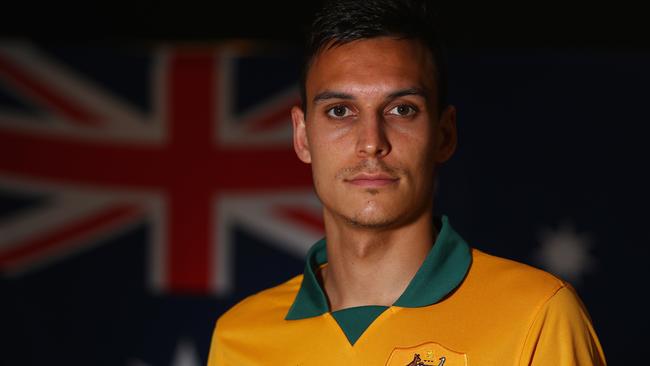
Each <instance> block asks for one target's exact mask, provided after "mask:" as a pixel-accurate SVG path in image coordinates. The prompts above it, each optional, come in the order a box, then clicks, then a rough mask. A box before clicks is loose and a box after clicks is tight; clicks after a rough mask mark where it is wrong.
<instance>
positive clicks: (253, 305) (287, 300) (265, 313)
mask: <svg viewBox="0 0 650 366" xmlns="http://www.w3.org/2000/svg"><path fill="white" fill-rule="evenodd" d="M301 283H302V274H301V275H298V276H295V277H293V278H291V279H290V280H288V281H286V282H284V283H282V284H280V285H278V286H275V287H271V288H268V289H265V290H262V291H260V292H258V293H255V294H253V295H250V296H248V297H246V298H244V299H243V300H241V301H240V302H238V303H237V304H236V305H234V306H233V307H231V308H230V309H229V310H228V311H226V312H225V313H224V314H222V315H221V316H220V317H219V319H218V320H217V326H218V328H230V327H237V326H241V325H244V326H247V325H249V324H248V323H249V322H260V321H265V320H267V321H282V320H284V317H285V315H286V314H287V312H288V311H289V308H290V307H291V304H292V303H293V301H294V299H295V297H296V293H297V292H298V290H299V289H300V284H301Z"/></svg>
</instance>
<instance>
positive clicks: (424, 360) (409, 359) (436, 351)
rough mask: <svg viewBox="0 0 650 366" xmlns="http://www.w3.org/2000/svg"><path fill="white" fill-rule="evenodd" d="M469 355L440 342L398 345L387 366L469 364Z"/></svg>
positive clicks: (465, 365) (456, 365) (457, 365)
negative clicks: (446, 346) (409, 345)
mask: <svg viewBox="0 0 650 366" xmlns="http://www.w3.org/2000/svg"><path fill="white" fill-rule="evenodd" d="M467 365H468V364H467V355H466V354H464V353H459V352H455V351H452V350H450V349H448V348H445V347H443V346H441V345H440V344H438V343H434V342H427V343H423V344H420V345H417V346H414V347H397V348H395V349H393V352H391V354H390V357H389V358H388V361H387V362H386V366H467Z"/></svg>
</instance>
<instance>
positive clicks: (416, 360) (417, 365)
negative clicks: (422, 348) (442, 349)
mask: <svg viewBox="0 0 650 366" xmlns="http://www.w3.org/2000/svg"><path fill="white" fill-rule="evenodd" d="M439 360H440V363H439V364H438V366H444V364H445V361H447V358H446V357H445V356H442V357H440V358H439ZM406 366H426V365H425V364H424V362H422V359H421V358H420V354H419V353H416V354H415V355H414V356H413V361H411V362H410V363H409V364H408V365H406Z"/></svg>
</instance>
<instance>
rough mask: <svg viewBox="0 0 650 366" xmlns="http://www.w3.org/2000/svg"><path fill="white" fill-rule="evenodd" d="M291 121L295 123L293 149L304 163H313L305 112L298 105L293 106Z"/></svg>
mask: <svg viewBox="0 0 650 366" xmlns="http://www.w3.org/2000/svg"><path fill="white" fill-rule="evenodd" d="M291 122H292V123H293V149H294V150H295V151H296V155H298V159H300V160H301V161H302V162H303V163H307V164H309V163H311V152H310V151H309V140H308V138H307V128H306V127H305V113H304V112H303V111H302V109H301V108H300V107H298V106H293V107H292V108H291Z"/></svg>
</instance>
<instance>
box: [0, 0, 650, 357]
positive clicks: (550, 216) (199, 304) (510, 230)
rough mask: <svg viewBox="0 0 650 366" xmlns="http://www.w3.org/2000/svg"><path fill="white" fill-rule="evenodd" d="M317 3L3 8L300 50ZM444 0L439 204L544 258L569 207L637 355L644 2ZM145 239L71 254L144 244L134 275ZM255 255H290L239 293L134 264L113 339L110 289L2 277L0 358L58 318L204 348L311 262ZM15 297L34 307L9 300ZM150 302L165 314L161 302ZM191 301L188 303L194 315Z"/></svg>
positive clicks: (611, 328) (601, 329)
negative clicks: (189, 289) (549, 236)
mask: <svg viewBox="0 0 650 366" xmlns="http://www.w3.org/2000/svg"><path fill="white" fill-rule="evenodd" d="M316 7H317V4H316V3H313V4H312V3H311V2H303V3H290V2H286V1H285V2H264V3H259V4H258V3H252V2H238V3H237V4H233V3H225V4H224V3H220V2H211V3H206V4H203V3H199V2H154V1H149V2H131V3H128V4H127V3H116V2H109V1H95V2H87V3H72V2H61V1H59V2H48V3H46V4H41V3H38V2H22V3H21V4H19V5H10V6H7V5H3V10H2V15H1V17H2V21H1V22H0V32H1V34H2V37H3V38H4V39H5V40H14V39H27V40H31V41H34V42H36V43H38V44H45V45H60V44H65V45H75V46H78V47H84V46H89V45H92V46H97V45H100V46H106V47H115V46H118V47H120V46H123V45H130V46H140V45H143V46H146V45H152V44H159V43H166V42H170V43H175V42H179V43H183V42H196V41H200V42H206V43H209V42H215V41H220V40H229V39H233V38H244V39H257V40H264V41H272V42H275V43H279V44H284V45H289V46H294V47H299V45H300V40H301V39H302V30H303V29H304V24H305V21H306V19H308V17H309V14H310V13H311V12H312V11H313V9H315V8H316ZM439 8H440V10H439V13H440V19H441V22H442V28H443V31H444V34H445V37H446V38H447V40H448V46H449V60H450V99H451V102H452V103H454V104H455V105H456V106H457V107H458V110H459V141H460V142H459V143H460V145H459V149H458V152H457V154H456V156H455V157H454V158H453V159H452V161H451V162H450V163H449V164H448V166H446V167H445V168H444V170H443V176H442V180H441V185H440V192H439V197H438V202H437V203H436V206H437V209H438V211H439V212H443V213H446V214H448V215H449V216H450V218H451V220H452V223H453V225H454V227H455V228H456V229H457V230H458V231H459V232H460V233H461V234H462V235H463V236H464V237H465V238H466V239H467V240H468V242H470V243H471V244H472V245H474V246H476V247H478V248H480V249H483V250H485V251H488V252H490V253H493V254H497V255H501V256H505V257H509V258H513V259H517V260H521V261H524V262H526V263H530V264H535V259H534V256H533V254H532V253H533V252H534V249H535V247H536V246H537V245H538V242H539V238H538V237H539V232H540V230H542V229H543V228H547V227H551V228H553V227H558V226H559V225H562V224H563V223H565V222H567V221H568V222H570V223H571V224H572V225H573V226H574V227H575V229H576V230H577V232H578V233H585V234H587V235H589V237H590V238H591V242H592V247H591V248H590V253H591V254H592V255H593V256H594V257H595V258H596V263H597V264H596V266H595V268H594V269H593V270H592V271H590V272H588V273H587V274H586V275H585V276H584V277H583V278H582V280H581V282H580V283H577V284H575V286H576V288H577V290H578V292H579V294H580V296H581V297H582V299H583V300H584V302H585V303H586V305H587V307H588V309H589V311H590V313H591V315H592V317H593V319H594V325H595V327H596V330H597V332H598V334H599V336H600V339H601V342H602V344H603V347H604V349H605V353H606V355H607V357H608V360H609V362H610V363H611V364H613V365H615V364H625V361H628V362H629V361H634V360H640V359H641V357H642V355H643V354H644V352H643V351H644V349H645V348H644V347H645V343H646V342H645V341H646V340H647V336H645V331H646V329H647V327H648V325H650V324H648V323H649V322H648V319H649V317H648V316H647V314H646V312H647V309H648V305H649V304H648V301H647V300H646V297H645V296H644V295H645V294H644V293H645V292H646V291H647V287H648V286H647V283H646V282H647V281H648V279H649V276H648V275H649V274H650V273H649V270H648V266H647V256H648V246H649V245H650V235H649V234H648V229H647V226H648V224H647V222H648V218H649V215H648V209H647V207H648V205H647V204H648V194H647V187H648V186H647V184H648V180H647V174H646V171H647V169H648V148H647V145H648V141H647V136H648V132H649V131H650V129H649V128H648V123H649V122H650V118H649V117H650V113H649V112H648V101H649V98H648V97H650V93H649V92H648V85H650V72H649V71H648V68H649V67H650V48H649V47H650V41H649V40H650V26H649V25H648V22H647V20H646V19H645V14H646V13H645V12H644V11H642V10H641V7H640V6H631V5H629V4H627V5H626V4H623V3H604V4H601V5H599V4H595V3H584V4H576V3H572V4H570V5H569V4H566V3H559V2H558V3H552V2H537V3H525V4H519V5H511V4H504V3H502V4H499V3H489V4H482V5H475V4H470V3H468V2H453V3H452V2H449V3H444V4H440V5H439ZM235 231H236V232H237V234H236V235H237V236H238V238H239V240H240V241H241V242H243V243H256V240H259V238H249V237H248V235H250V234H248V233H246V232H245V231H242V230H238V229H235ZM146 236H147V232H146V230H145V229H144V227H139V228H136V229H134V230H132V231H131V232H130V233H128V234H126V235H125V237H123V238H119V240H116V243H118V244H116V245H112V246H109V247H103V249H101V250H102V251H110V252H111V253H108V252H106V253H104V254H101V253H94V254H92V256H90V255H85V257H80V258H78V259H77V260H76V261H77V263H76V264H75V263H71V264H66V266H68V267H71V268H72V267H75V268H76V270H79V266H82V267H84V266H89V267H96V266H98V265H102V263H105V261H103V260H102V259H101V258H102V255H105V256H110V257H120V258H130V259H129V260H127V261H126V262H125V263H123V266H124V267H125V268H133V269H135V271H136V273H138V272H137V268H138V267H139V266H141V263H142V262H143V257H144V256H145V254H144V249H143V247H142V246H135V248H139V249H137V250H135V251H134V250H133V249H131V248H133V247H134V246H131V245H129V243H140V242H143V241H146ZM138 251H141V252H138ZM136 252H137V253H136ZM241 252H242V253H251V254H249V255H248V256H247V258H246V260H247V261H250V258H257V259H254V261H257V262H253V263H254V264H256V265H258V266H259V267H260V268H266V267H264V266H265V265H268V264H265V263H267V262H265V261H264V260H263V258H266V259H268V258H275V259H276V260H277V262H278V263H286V265H283V266H281V267H282V268H281V269H279V270H278V272H273V274H271V275H267V276H265V279H264V280H263V281H257V280H256V279H258V278H259V277H255V276H251V275H250V274H247V273H238V278H239V279H241V280H240V282H239V283H237V291H236V293H235V294H234V295H233V297H232V298H229V299H218V300H217V299H199V298H193V297H188V296H176V297H174V296H172V297H167V298H164V299H161V298H156V297H150V296H148V295H143V294H144V293H146V290H145V289H144V288H143V285H142V284H143V282H144V281H143V280H142V279H141V278H137V277H136V278H133V277H129V278H128V280H127V279H126V278H125V279H124V281H123V282H124V283H126V282H128V283H130V284H132V285H131V287H132V288H129V290H128V292H127V294H128V296H130V297H129V300H128V301H127V304H126V305H124V306H125V307H126V308H128V311H126V312H127V313H130V316H129V317H127V316H122V317H120V318H119V321H118V322H117V323H115V322H113V321H112V322H113V323H112V324H110V327H109V328H111V329H113V330H112V332H114V333H112V334H111V335H110V336H107V335H97V332H96V330H95V327H96V326H97V327H108V324H105V323H107V322H108V320H106V321H102V320H101V318H102V317H103V316H104V315H103V314H101V313H95V312H94V311H93V310H92V309H95V308H100V307H101V304H100V303H101V302H102V301H103V300H102V297H101V296H102V295H101V291H99V290H96V291H97V293H96V294H95V293H93V292H92V290H91V291H90V292H89V290H88V289H87V288H86V286H84V285H83V284H80V285H70V286H69V287H67V288H64V289H62V290H61V289H59V290H56V291H55V290H53V289H52V288H51V287H50V286H48V283H47V282H46V281H45V280H44V278H49V279H50V280H51V279H52V278H53V277H52V276H53V274H52V273H49V272H46V273H39V274H35V275H32V276H30V277H28V278H25V279H22V280H21V281H13V282H5V283H4V284H3V286H5V287H4V289H5V290H4V291H3V292H4V293H5V294H9V296H7V297H5V295H3V296H2V297H3V302H5V301H7V300H6V299H7V298H10V299H13V301H12V303H14V304H16V305H15V308H13V307H10V308H9V309H8V310H6V311H3V312H4V315H5V316H6V317H7V318H6V319H5V324H7V323H6V322H7V321H10V324H11V326H10V327H8V329H10V330H8V331H7V330H3V331H1V332H2V333H3V337H6V339H5V340H3V342H2V344H4V345H7V344H11V345H12V346H11V351H10V352H6V353H5V352H3V353H4V354H5V356H4V359H3V358H2V357H0V361H3V362H5V363H6V364H7V365H14V364H32V363H30V362H29V361H25V362H24V363H23V362H20V361H18V360H19V359H23V360H24V358H23V357H25V355H27V354H29V355H31V356H29V357H28V358H29V359H32V360H35V361H33V362H34V363H36V360H39V361H40V360H44V359H47V358H46V357H44V356H35V355H34V354H35V353H38V351H39V349H38V347H37V346H35V344H36V343H35V342H31V341H30V342H29V344H26V343H24V340H26V339H33V337H34V336H33V333H34V332H38V331H42V329H48V330H49V331H48V334H49V335H50V336H51V337H52V338H56V337H62V339H63V340H59V341H58V342H60V343H58V344H64V345H73V344H75V343H76V342H78V340H79V339H83V338H85V340H86V341H89V342H93V337H96V338H97V339H96V342H95V343H104V342H113V343H114V344H116V346H114V348H112V347H110V346H104V347H98V348H97V349H100V350H103V351H106V352H108V353H110V352H111V349H113V350H114V351H115V352H114V354H113V355H112V356H110V357H108V356H107V357H106V358H104V362H105V364H123V363H124V361H123V360H124V357H123V356H121V355H122V354H123V353H128V354H129V355H131V356H133V355H140V356H139V357H141V359H143V360H144V361H145V362H146V363H147V364H156V365H158V364H160V365H166V364H169V363H170V362H171V361H170V360H171V359H172V355H171V353H172V350H173V348H174V347H175V346H176V344H177V339H178V334H182V335H184V336H186V337H189V338H192V339H194V340H195V342H196V344H197V348H198V349H199V353H200V357H201V358H204V357H205V353H206V352H207V345H208V341H209V339H208V338H209V332H210V329H211V326H212V322H213V321H214V319H215V318H216V316H217V315H218V314H219V313H220V312H221V311H223V310H224V309H226V308H227V307H228V306H229V305H230V304H232V303H234V302H235V301H237V300H238V299H241V298H242V297H243V296H245V295H247V294H249V293H252V292H254V291H256V290H258V289H261V288H263V287H266V286H270V285H272V284H275V283H278V282H280V281H281V280H282V279H284V278H288V276H290V275H291V274H294V273H297V272H298V271H300V270H301V268H302V263H301V262H300V261H297V260H292V259H281V258H280V257H281V255H280V254H279V253H275V252H273V251H270V250H269V249H268V248H266V247H265V246H264V245H258V244H245V245H243V246H242V249H241ZM276 257H277V258H276ZM237 258H238V261H244V259H242V258H240V257H239V256H238V257H237ZM283 261H284V262H283ZM247 263H248V264H249V265H250V262H247ZM241 267H242V266H238V267H237V268H241ZM265 270H266V271H272V268H270V267H269V268H267V269H265ZM56 273H57V274H55V275H56V276H60V277H56V278H57V280H58V281H61V282H65V283H72V281H71V280H70V279H69V278H67V277H66V276H67V275H66V272H65V271H63V272H61V271H59V272H56ZM124 273H129V272H127V271H126V270H125V272H124ZM265 273H266V272H265ZM269 273H270V272H269ZM125 276H126V275H125ZM116 283H117V284H116ZM119 283H122V282H120V281H119V280H116V279H115V278H113V277H112V278H110V279H109V278H105V283H101V284H99V285H97V286H96V288H97V289H99V288H106V287H111V286H120V285H119ZM100 285H101V286H100ZM75 286H77V287H75ZM27 287H29V288H31V289H33V290H32V291H30V295H25V294H24V293H22V292H21V290H19V288H20V289H24V288H27ZM141 287H142V288H141ZM81 288H83V291H82V290H81ZM80 292H84V295H83V296H82V295H80ZM16 294H22V295H21V296H22V298H19V297H17V296H16ZM55 297H59V298H63V299H67V300H66V302H63V303H62V302H61V301H59V302H56V301H53V300H52V298H55ZM82 298H83V299H96V300H95V301H94V302H93V301H90V300H83V301H87V302H86V303H85V304H84V306H83V308H84V309H86V312H85V313H82V314H70V315H69V317H62V318H60V319H57V320H52V323H50V324H45V325H43V324H38V325H36V324H33V321H30V319H29V316H27V315H25V314H28V312H29V311H32V312H34V313H37V312H41V311H42V308H39V306H36V305H33V304H43V303H48V302H51V306H48V308H49V309H50V310H51V311H52V309H54V310H57V309H59V310H62V309H66V308H67V306H69V303H75V302H79V301H82V300H81V299H82ZM21 301H22V302H21ZM24 304H28V305H27V308H25V305H24ZM29 304H32V305H31V306H32V307H31V308H29ZM18 307H21V309H22V310H21V312H20V314H22V315H21V316H24V317H25V318H16V317H15V314H14V313H12V311H15V309H16V308H18ZM151 309H155V311H154V312H155V313H156V314H157V315H155V316H152V315H151V313H152V310H151ZM179 313H183V314H192V315H191V316H185V319H184V320H183V321H180V320H178V319H177V318H178V314H179ZM205 314H210V315H205ZM75 316H82V317H83V318H84V319H95V320H94V322H95V323H97V324H87V328H83V327H81V328H80V327H79V326H77V327H71V328H70V329H72V330H70V331H69V332H67V333H66V331H65V328H66V324H68V323H72V322H74V320H70V319H74V318H75ZM138 317H139V318H141V319H147V322H150V323H155V322H160V321H167V322H168V325H167V326H166V327H164V331H163V332H159V331H155V332H154V331H152V330H151V329H159V328H160V327H159V326H158V328H156V327H154V326H151V327H150V328H148V329H149V331H143V330H142V329H147V324H140V325H139V328H138V329H140V330H139V331H138V332H133V333H128V332H127V333H125V332H124V329H126V328H127V327H128V324H127V323H129V322H131V321H132V319H133V318H138ZM10 318H11V319H10ZM111 319H114V318H111ZM169 319H176V320H169ZM149 325H150V324H149ZM52 329H56V330H52ZM73 332H75V334H74V335H73V334H72V333H73ZM79 333H81V335H79ZM152 333H156V337H157V338H156V341H153V340H152V339H153V338H150V339H148V340H144V339H142V338H141V335H142V334H147V335H148V336H151V335H152ZM62 335H63V336H62ZM117 339H119V340H117ZM52 342H54V343H53V344H54V345H56V344H57V342H56V341H52ZM41 345H42V343H41ZM54 345H53V346H43V347H44V349H45V350H47V351H48V352H50V354H51V355H52V359H53V360H58V361H55V362H54V364H63V363H60V362H62V361H61V360H64V359H66V357H67V356H66V355H65V354H64V353H65V352H64V351H62V350H61V349H63V348H65V347H61V348H58V347H56V346H54ZM125 349H126V351H125ZM161 349H162V350H161ZM77 355H78V356H79V357H80V358H83V357H85V358H86V359H94V358H95V357H97V355H96V349H86V350H83V349H81V350H79V351H78V353H77ZM72 364H76V363H75V362H72ZM79 364H83V362H80V363H79Z"/></svg>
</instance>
